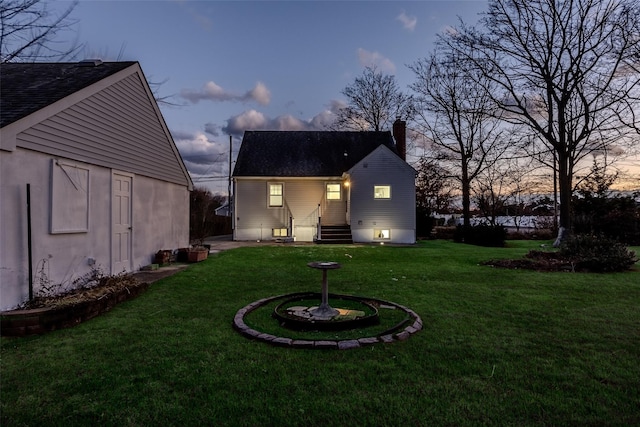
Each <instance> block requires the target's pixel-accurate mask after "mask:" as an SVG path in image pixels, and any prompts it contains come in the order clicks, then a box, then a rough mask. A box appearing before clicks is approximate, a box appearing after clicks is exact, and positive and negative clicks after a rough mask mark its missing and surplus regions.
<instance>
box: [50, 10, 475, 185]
mask: <svg viewBox="0 0 640 427" xmlns="http://www.w3.org/2000/svg"><path fill="white" fill-rule="evenodd" d="M69 5H70V2H67V1H57V2H53V3H50V4H49V7H52V8H54V10H62V9H64V8H66V7H68V6H69ZM486 7H487V2H486V1H485V0H468V1H409V2H400V1H398V2H395V1H394V2H392V1H349V2H339V1H280V2H276V1H233V2H222V1H186V0H176V1H169V0H167V1H159V0H156V1H91V0H80V2H79V3H78V5H77V6H76V8H75V10H74V11H73V13H72V18H73V19H76V20H77V21H78V25H77V27H76V29H77V30H78V31H77V38H78V42H79V43H84V44H85V49H84V51H83V54H82V55H81V56H82V57H83V58H100V59H102V60H105V61H109V60H134V61H139V62H140V64H141V66H142V69H143V71H144V73H145V75H146V77H147V80H149V81H150V82H152V83H154V82H155V83H160V82H162V84H161V85H160V86H159V88H158V89H157V92H158V93H157V95H158V96H162V97H164V96H170V99H169V100H170V102H172V103H173V104H177V105H176V106H167V105H161V110H162V113H163V115H164V118H165V120H166V122H167V125H168V127H169V129H170V131H171V133H172V135H173V138H174V140H175V142H176V144H177V146H178V149H179V150H180V153H181V154H182V156H183V159H184V161H185V164H186V166H187V168H188V169H189V171H190V173H191V175H192V178H193V180H194V183H195V185H196V186H204V187H206V188H209V189H211V190H212V191H214V192H221V193H225V194H226V190H227V175H228V170H229V169H228V159H229V135H232V136H233V145H234V159H235V154H236V153H237V150H238V148H239V146H240V141H241V139H242V134H243V132H244V131H245V130H318V129H322V126H323V125H324V124H326V123H327V122H328V121H330V120H331V117H332V114H333V113H332V111H335V109H336V108H337V107H338V106H340V105H344V102H345V97H344V96H343V95H342V94H341V91H342V90H343V89H344V88H345V87H346V86H347V85H349V84H351V83H353V81H354V79H355V78H356V77H357V76H359V75H361V74H362V71H363V70H364V68H365V67H366V66H376V67H377V68H378V69H379V70H382V71H383V72H385V73H388V74H393V75H395V77H396V80H397V82H398V84H399V86H400V87H401V88H402V89H403V90H407V88H408V85H410V84H411V83H413V82H414V80H415V76H414V74H413V72H412V71H410V70H409V69H408V68H407V65H409V64H412V63H414V62H415V61H416V60H418V59H420V58H423V57H425V56H427V55H429V53H430V51H431V50H432V48H433V43H434V41H435V39H436V35H437V34H438V33H441V32H442V31H444V30H445V29H446V28H447V27H448V26H457V25H458V23H459V18H462V19H463V20H464V21H465V22H466V23H470V24H474V23H476V22H477V20H478V19H479V17H480V13H482V12H484V11H485V10H486ZM66 36H67V38H69V35H68V34H67V35H66Z"/></svg>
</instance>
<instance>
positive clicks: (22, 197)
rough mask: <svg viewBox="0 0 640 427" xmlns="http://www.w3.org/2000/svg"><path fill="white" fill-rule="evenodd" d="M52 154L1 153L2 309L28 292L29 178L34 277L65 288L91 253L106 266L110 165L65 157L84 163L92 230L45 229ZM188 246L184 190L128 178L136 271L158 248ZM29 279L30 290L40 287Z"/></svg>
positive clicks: (106, 269)
mask: <svg viewBox="0 0 640 427" xmlns="http://www.w3.org/2000/svg"><path fill="white" fill-rule="evenodd" d="M51 162H52V157H51V156H50V155H46V154H42V153H37V152H33V151H30V150H25V149H21V148H17V149H16V150H15V151H13V152H7V151H0V309H2V310H5V309H9V308H13V307H15V306H16V305H18V304H20V303H21V302H23V301H25V300H26V299H27V298H28V254H27V206H26V184H27V183H30V184H31V215H32V236H33V237H32V247H33V249H32V253H33V265H34V273H33V274H34V276H35V277H36V278H37V277H38V276H39V274H38V271H39V270H41V267H42V265H43V263H45V266H46V268H45V269H44V272H45V273H46V274H47V276H48V278H49V279H50V280H51V282H52V283H56V284H61V285H62V286H61V289H62V288H65V287H66V288H70V287H71V286H72V282H73V280H74V279H77V278H79V277H81V276H82V275H84V274H87V273H89V272H90V270H91V267H90V266H89V263H88V259H89V258H93V259H95V265H96V266H99V267H101V268H102V269H103V270H104V272H105V273H107V274H108V273H109V272H110V271H111V262H112V261H111V169H108V168H104V167H99V166H92V165H88V164H84V163H81V162H77V161H71V160H68V161H66V162H67V163H72V164H77V165H79V166H81V167H83V168H87V169H89V182H90V187H89V215H90V218H89V230H88V231H87V232H81V233H61V234H51V233H50V212H51V197H52V196H51V186H50V177H51V170H52V164H51ZM188 244H189V191H188V190H187V188H186V187H185V186H180V185H176V184H171V183H167V182H163V181H158V180H155V179H151V178H147V177H144V176H140V175H136V176H134V178H133V254H132V255H133V258H132V259H133V270H137V269H138V268H139V267H141V266H143V265H147V264H149V263H150V262H151V260H152V258H153V255H154V254H155V252H156V251H158V250H159V249H176V248H178V247H185V246H188ZM39 286H40V285H39V283H38V280H35V281H34V292H37V291H38V289H39Z"/></svg>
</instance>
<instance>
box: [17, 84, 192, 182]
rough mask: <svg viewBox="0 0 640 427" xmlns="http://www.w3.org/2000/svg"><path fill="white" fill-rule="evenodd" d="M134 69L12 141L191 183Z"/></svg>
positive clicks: (107, 165)
mask: <svg viewBox="0 0 640 427" xmlns="http://www.w3.org/2000/svg"><path fill="white" fill-rule="evenodd" d="M163 129H164V122H163V120H162V118H161V117H160V116H159V115H158V113H157V110H156V109H155V108H154V105H153V103H152V100H150V99H149V94H148V92H147V91H146V90H145V86H144V83H143V81H142V80H141V77H140V74H138V73H137V72H135V73H133V74H131V75H129V76H127V77H125V78H123V79H121V80H119V81H117V82H115V83H114V84H112V85H109V86H107V87H105V88H103V89H102V90H100V91H98V92H97V93H95V94H93V95H91V96H89V97H87V98H86V99H84V100H82V101H80V102H77V103H75V104H73V105H71V106H70V107H69V108H67V109H64V110H62V111H61V112H59V113H57V114H54V115H53V116H51V117H49V118H47V119H46V120H43V121H41V122H39V123H36V124H34V125H33V126H31V127H28V128H27V129H25V130H24V131H22V132H19V133H18V134H17V136H16V145H17V146H18V147H22V148H27V149H30V150H34V151H39V152H42V153H47V154H50V155H54V156H60V157H64V158H68V159H73V160H77V161H82V162H85V163H91V164H96V165H100V166H104V167H107V168H112V169H118V170H123V171H128V172H131V173H135V174H137V175H143V176H147V177H150V178H156V179H160V180H163V181H168V182H172V183H175V184H180V185H190V182H189V180H188V177H187V176H186V172H185V169H183V165H182V160H181V159H180V158H179V155H178V154H177V152H176V151H175V150H174V148H173V145H172V141H170V140H169V139H168V138H167V135H166V134H165V132H164V131H163Z"/></svg>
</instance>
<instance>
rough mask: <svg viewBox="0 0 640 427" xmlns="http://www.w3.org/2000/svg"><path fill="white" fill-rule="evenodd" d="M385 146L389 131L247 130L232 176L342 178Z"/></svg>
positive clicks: (389, 142)
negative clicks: (365, 158) (357, 164)
mask: <svg viewBox="0 0 640 427" xmlns="http://www.w3.org/2000/svg"><path fill="white" fill-rule="evenodd" d="M380 145H384V146H386V147H387V148H389V149H390V150H391V151H393V152H394V153H396V154H397V151H396V148H395V142H394V140H393V137H392V136H391V132H388V131H385V132H334V131H291V132H289V131H284V132H282V131H247V132H245V133H244V137H243V139H242V145H241V146H240V152H239V153H238V159H237V161H236V165H235V168H234V171H233V176H282V177H313V176H341V175H342V173H343V172H346V171H347V170H349V169H351V168H352V167H353V166H354V165H355V164H356V163H358V162H359V161H360V160H362V159H363V158H364V157H365V156H367V155H368V154H369V153H371V152H372V151H373V150H375V149H376V148H378V147H379V146H380Z"/></svg>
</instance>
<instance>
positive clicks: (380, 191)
mask: <svg viewBox="0 0 640 427" xmlns="http://www.w3.org/2000/svg"><path fill="white" fill-rule="evenodd" d="M373 198H374V199H390V198H391V186H390V185H374V186H373Z"/></svg>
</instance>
